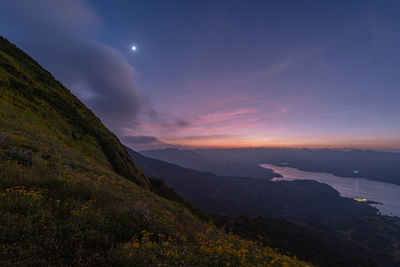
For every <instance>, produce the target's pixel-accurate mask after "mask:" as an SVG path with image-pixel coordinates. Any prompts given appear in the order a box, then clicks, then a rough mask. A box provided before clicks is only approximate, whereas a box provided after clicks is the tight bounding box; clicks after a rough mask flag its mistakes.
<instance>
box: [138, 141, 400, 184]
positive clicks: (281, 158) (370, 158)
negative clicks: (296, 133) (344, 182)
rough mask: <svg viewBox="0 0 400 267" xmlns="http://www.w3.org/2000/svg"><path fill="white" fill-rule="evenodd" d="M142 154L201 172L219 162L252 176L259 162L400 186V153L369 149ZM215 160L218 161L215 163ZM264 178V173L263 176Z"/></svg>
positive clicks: (219, 169)
mask: <svg viewBox="0 0 400 267" xmlns="http://www.w3.org/2000/svg"><path fill="white" fill-rule="evenodd" d="M141 153H142V154H143V155H145V156H148V157H152V158H156V159H160V160H164V161H167V162H170V163H175V164H178V165H181V166H183V167H188V168H194V169H197V170H201V171H211V172H215V173H218V174H222V175H224V174H223V173H224V170H223V168H222V167H221V166H222V165H235V163H236V162H240V163H241V164H240V165H236V169H239V170H240V173H241V175H243V176H246V173H247V176H251V177H260V176H255V175H254V173H253V172H252V170H253V169H255V168H257V167H258V166H259V164H263V163H270V164H274V165H280V166H281V164H282V163H283V162H285V163H287V166H290V167H294V168H297V169H300V170H303V171H312V172H328V173H332V174H334V175H337V176H340V177H363V178H367V179H371V180H376V181H381V182H388V183H393V184H398V185H400V153H389V152H376V151H372V150H350V151H342V150H335V149H317V150H311V149H275V148H232V149H199V150H180V149H162V150H149V151H142V152H141ZM216 163H218V164H216ZM265 178H267V176H265Z"/></svg>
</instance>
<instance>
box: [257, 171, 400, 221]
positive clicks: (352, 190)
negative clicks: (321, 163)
mask: <svg viewBox="0 0 400 267" xmlns="http://www.w3.org/2000/svg"><path fill="white" fill-rule="evenodd" d="M260 166H261V167H263V168H267V169H272V170H273V171H274V172H276V173H279V174H280V175H282V176H283V177H282V178H274V179H273V180H274V181H293V180H314V181H318V182H321V183H325V184H328V185H330V186H332V187H333V188H334V189H336V190H337V191H338V192H339V193H340V195H341V196H343V197H351V198H360V199H363V198H365V199H368V200H372V201H375V202H379V203H382V204H371V205H372V206H374V207H376V208H378V209H379V212H380V213H382V214H385V215H391V216H399V217H400V186H398V185H395V184H390V183H385V182H378V181H372V180H367V179H364V178H342V177H337V176H335V175H333V174H330V173H319V172H306V171H301V170H298V169H295V168H291V167H278V166H274V165H270V164H261V165H260Z"/></svg>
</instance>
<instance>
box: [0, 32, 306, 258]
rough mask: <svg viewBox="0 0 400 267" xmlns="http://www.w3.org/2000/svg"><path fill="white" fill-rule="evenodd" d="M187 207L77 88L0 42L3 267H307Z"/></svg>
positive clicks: (0, 233) (0, 238)
mask: <svg viewBox="0 0 400 267" xmlns="http://www.w3.org/2000/svg"><path fill="white" fill-rule="evenodd" d="M156 193H157V194H159V195H161V196H165V197H167V198H169V199H172V200H167V199H166V198H163V197H160V196H158V195H157V194H156ZM186 207H189V206H188V204H186V203H184V201H183V200H182V199H180V198H179V196H177V195H176V194H174V192H173V191H172V190H169V189H168V188H166V187H165V186H163V184H162V183H159V182H157V181H156V180H149V179H147V178H146V177H145V175H144V174H143V173H142V172H141V171H140V170H139V169H138V168H136V167H135V165H134V163H133V162H132V160H131V159H130V158H129V156H128V154H127V153H126V151H125V149H124V147H123V146H122V145H121V144H120V142H119V141H118V139H117V138H116V137H115V136H114V135H113V134H112V133H111V132H109V131H108V130H107V129H106V128H105V127H104V126H103V125H102V123H101V122H100V120H99V119H98V118H97V117H96V116H95V115H94V114H93V113H92V112H91V111H90V110H89V109H87V108H86V107H85V106H84V105H83V104H82V103H81V102H80V101H79V100H78V99H77V98H76V97H74V96H73V95H72V94H71V93H70V91H69V90H67V89H66V88H65V87H64V86H63V85H62V84H60V83H59V82H57V81H56V80H55V79H54V78H53V77H52V76H51V74H50V73H48V72H47V71H45V70H44V69H42V68H41V67H40V65H39V64H37V63H36V62H35V61H34V60H33V59H32V58H30V57H29V56H28V55H26V54H25V53H24V52H22V51H21V50H19V49H18V48H17V47H15V46H14V45H13V44H11V43H9V42H8V41H7V40H6V39H4V38H0V246H1V249H0V263H1V265H13V266H14V265H21V266H26V265H61V266H65V265H115V266H238V265H242V266H266V265H270V266H306V265H307V264H305V263H303V262H301V261H298V260H296V259H295V258H290V257H288V256H284V255H281V254H278V253H277V252H275V250H273V249H271V248H268V247H265V246H263V245H262V244H261V243H258V242H254V241H247V240H245V239H241V238H239V237H238V236H236V235H233V234H225V233H224V232H223V231H220V230H218V229H217V228H216V227H215V226H213V225H212V224H210V223H206V222H204V219H205V218H206V217H204V216H201V213H200V212H197V210H196V209H195V208H192V211H193V212H195V213H196V215H194V214H193V213H192V212H190V211H189V210H188V209H187V208H186ZM189 208H190V207H189ZM200 218H203V220H201V219H200Z"/></svg>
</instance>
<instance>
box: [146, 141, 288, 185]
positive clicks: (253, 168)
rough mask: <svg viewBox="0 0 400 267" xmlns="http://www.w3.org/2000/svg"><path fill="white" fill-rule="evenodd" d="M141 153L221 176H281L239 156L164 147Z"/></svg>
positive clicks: (262, 177)
mask: <svg viewBox="0 0 400 267" xmlns="http://www.w3.org/2000/svg"><path fill="white" fill-rule="evenodd" d="M140 153H141V154H143V155H145V156H147V157H150V158H154V159H159V160H162V161H165V162H169V163H173V164H177V165H179V166H182V167H185V168H190V169H193V170H198V171H206V172H212V173H215V174H217V175H222V176H237V177H239V176H243V177H254V178H260V179H268V180H270V179H272V178H274V177H281V175H279V174H277V173H274V172H273V171H272V170H268V169H265V168H262V167H260V166H258V165H256V164H253V163H252V162H248V161H247V160H242V159H241V158H232V157H227V158H225V157H223V156H219V155H213V154H212V153H207V154H205V153H203V151H202V150H182V149H178V148H166V149H159V150H147V151H141V152H140Z"/></svg>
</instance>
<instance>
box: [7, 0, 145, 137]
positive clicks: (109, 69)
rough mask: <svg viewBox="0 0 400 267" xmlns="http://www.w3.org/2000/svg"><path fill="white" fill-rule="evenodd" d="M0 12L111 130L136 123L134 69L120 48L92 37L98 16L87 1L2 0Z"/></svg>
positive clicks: (35, 54) (20, 42)
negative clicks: (118, 49) (116, 48)
mask: <svg viewBox="0 0 400 267" xmlns="http://www.w3.org/2000/svg"><path fill="white" fill-rule="evenodd" d="M0 16H1V21H2V22H5V23H6V24H7V25H8V27H9V28H11V29H13V33H14V34H13V35H12V36H11V38H13V39H15V41H16V42H17V44H18V45H19V46H21V47H23V48H26V50H27V51H28V52H30V54H31V55H33V57H34V58H36V59H38V60H39V61H40V63H41V64H43V65H44V66H45V67H46V68H47V69H49V70H50V71H51V72H52V73H53V74H54V75H55V77H56V78H57V79H59V80H60V81H61V82H62V83H63V84H65V85H66V86H67V87H68V88H69V89H71V90H72V92H73V93H75V94H76V95H78V97H79V98H80V99H81V100H83V101H84V102H85V103H86V104H87V105H88V106H89V107H90V108H91V109H92V110H93V111H94V112H95V113H96V114H97V115H98V116H99V117H100V118H101V119H102V121H103V122H104V123H105V124H106V125H107V126H108V127H110V128H111V129H112V130H113V131H114V132H116V133H117V134H119V133H121V128H122V127H124V126H129V125H133V124H134V123H135V122H136V115H137V113H138V110H139V102H140V101H138V98H139V92H138V89H137V87H136V85H135V70H134V68H133V67H132V66H131V65H130V64H129V63H128V62H127V60H126V59H125V57H124V56H123V55H122V54H121V53H120V52H118V51H117V50H115V49H114V48H112V47H110V46H107V45H104V44H101V43H99V42H97V41H95V39H94V33H95V32H96V31H97V30H98V29H99V28H100V27H101V25H102V19H101V18H100V16H99V15H98V14H97V13H96V12H95V11H94V10H93V9H92V8H91V7H90V5H89V4H88V3H87V2H86V1H84V0H58V1H53V0H37V1H30V0H13V1H2V7H1V9H0ZM12 41H13V40H12Z"/></svg>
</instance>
